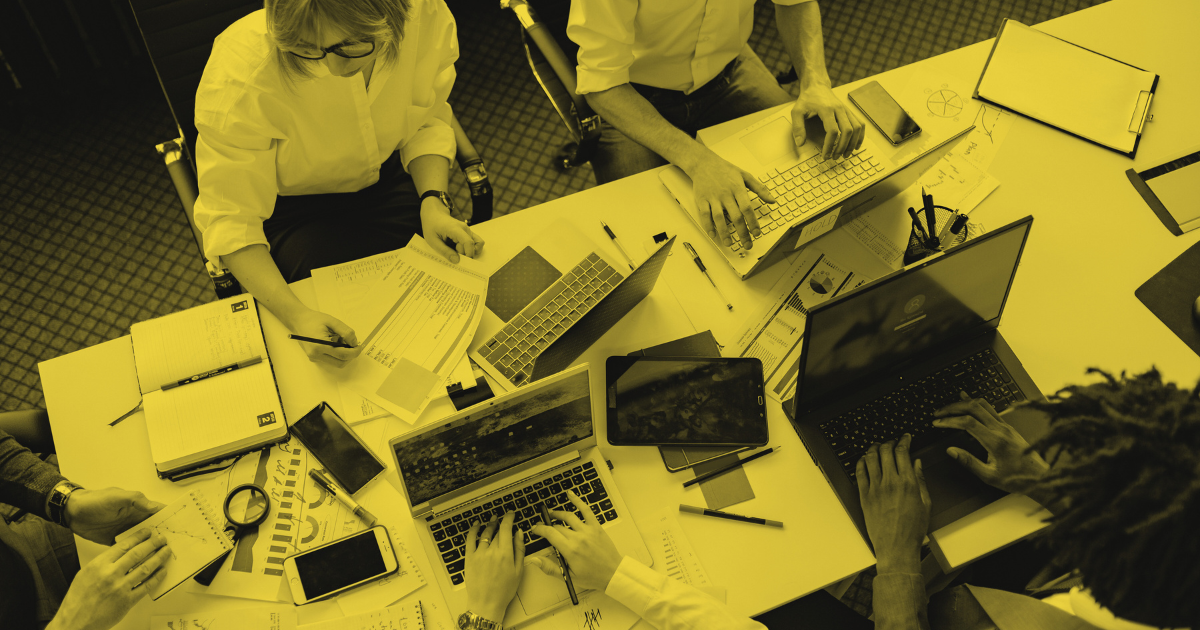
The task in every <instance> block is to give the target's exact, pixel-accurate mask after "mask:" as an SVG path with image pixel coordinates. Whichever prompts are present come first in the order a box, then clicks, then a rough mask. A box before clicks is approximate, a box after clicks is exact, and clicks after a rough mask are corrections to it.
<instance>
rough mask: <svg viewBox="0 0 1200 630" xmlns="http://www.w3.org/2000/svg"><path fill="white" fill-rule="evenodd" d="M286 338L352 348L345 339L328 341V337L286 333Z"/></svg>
mask: <svg viewBox="0 0 1200 630" xmlns="http://www.w3.org/2000/svg"><path fill="white" fill-rule="evenodd" d="M288 339H295V340H296V341H305V342H308V343H319V344H321V345H323V346H332V347H334V348H353V347H354V346H352V345H350V344H348V343H346V342H345V341H330V340H329V339H317V338H316V337H305V336H303V335H288Z"/></svg>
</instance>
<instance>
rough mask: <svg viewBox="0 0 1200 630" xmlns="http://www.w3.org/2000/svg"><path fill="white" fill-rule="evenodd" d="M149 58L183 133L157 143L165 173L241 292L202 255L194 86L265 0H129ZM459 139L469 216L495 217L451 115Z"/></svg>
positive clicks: (220, 285) (215, 276)
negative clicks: (210, 256) (226, 35)
mask: <svg viewBox="0 0 1200 630" xmlns="http://www.w3.org/2000/svg"><path fill="white" fill-rule="evenodd" d="M129 5H130V7H132V8H133V13H134V18H135V19H136V21H137V25H138V29H139V30H140V31H141V33H142V39H143V41H145V43H146V50H147V51H148V52H149V53H150V61H151V63H153V65H154V71H155V73H156V74H157V75H158V81H159V84H160V85H161V86H162V89H163V95H164V96H166V98H167V105H168V106H169V107H170V108H171V115H172V116H174V118H175V125H176V128H177V129H178V132H179V137H177V138H175V139H173V140H168V141H167V142H163V143H162V144H159V145H157V146H156V147H155V148H156V149H157V150H158V153H159V155H162V156H163V159H164V162H165V164H166V167H167V173H168V174H169V175H170V177H171V181H172V183H174V185H175V191H176V192H177V193H178V194H179V201H180V202H181V203H182V204H183V210H184V214H185V215H186V216H187V220H188V225H190V226H191V228H192V235H193V236H194V237H195V239H196V247H197V249H199V251H200V256H201V259H202V260H203V261H204V264H205V267H206V268H207V270H208V273H209V276H210V277H211V278H212V280H213V287H214V289H216V292H217V296H218V297H228V296H230V295H234V294H237V293H240V292H241V288H240V287H239V286H238V283H237V280H236V279H235V278H234V277H233V275H232V274H230V273H229V271H228V270H226V269H222V268H221V267H220V266H219V263H218V262H217V261H210V260H207V259H206V258H205V257H204V248H203V245H202V243H203V241H202V240H201V234H200V231H199V230H198V229H197V228H196V222H195V218H194V206H195V203H196V197H197V196H198V194H199V190H198V188H197V185H196V159H195V155H196V135H197V132H196V122H195V118H194V117H195V111H196V89H197V88H198V87H199V86H200V78H201V76H202V75H203V73H204V65H205V64H206V63H207V62H208V57H209V55H210V54H211V53H212V44H213V40H214V39H216V37H217V35H220V34H221V32H222V31H224V30H225V29H226V28H228V27H229V25H231V24H233V23H234V22H236V21H238V20H239V19H241V18H243V17H245V16H246V15H248V14H250V13H252V12H254V11H257V10H258V9H261V8H262V6H263V4H262V0H256V1H252V2H247V1H246V0H129ZM451 126H452V127H453V128H454V138H455V140H456V142H457V144H458V153H457V155H456V156H455V157H456V160H457V162H458V165H459V168H461V169H462V171H463V173H464V175H465V176H466V178H467V184H468V186H469V187H470V189H471V218H470V221H469V223H472V224H474V223H480V222H483V221H487V220H488V219H491V218H492V207H493V200H492V187H491V184H490V183H489V181H488V177H487V171H486V169H485V168H484V165H483V159H482V158H481V157H480V156H479V152H478V151H476V150H475V147H474V146H473V145H472V144H471V141H470V139H469V138H468V137H467V134H466V133H465V132H464V131H463V129H462V126H461V125H459V124H458V119H457V118H454V119H452V120H451Z"/></svg>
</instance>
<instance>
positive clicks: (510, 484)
mask: <svg viewBox="0 0 1200 630" xmlns="http://www.w3.org/2000/svg"><path fill="white" fill-rule="evenodd" d="M581 459H583V453H582V452H581V451H571V452H570V453H566V454H563V455H560V456H558V457H555V458H554V459H551V460H548V461H545V462H542V463H540V464H539V465H538V466H537V468H536V469H534V470H532V471H530V474H528V475H526V476H524V477H521V478H520V479H516V480H513V481H508V480H505V481H497V482H495V483H493V484H489V485H487V486H485V487H483V488H480V489H479V490H476V491H475V492H472V493H470V494H467V495H463V496H461V497H457V498H455V499H452V500H450V501H446V502H445V503H431V504H430V506H429V512H428V513H427V514H425V515H424V516H425V520H433V519H435V518H439V517H441V516H443V515H445V514H447V513H450V512H457V511H458V510H459V509H461V508H462V507H463V506H464V505H467V504H468V503H477V502H479V501H488V500H491V499H494V498H495V497H496V496H498V495H504V494H508V493H509V492H511V491H513V490H515V489H517V488H520V487H521V486H524V485H526V484H527V483H528V482H529V480H531V479H533V478H535V477H541V476H543V475H545V474H546V473H547V472H549V471H550V470H551V469H554V468H559V467H561V466H563V465H566V464H572V463H574V462H577V461H580V460H581ZM506 482H507V483H506ZM418 516H421V515H418Z"/></svg>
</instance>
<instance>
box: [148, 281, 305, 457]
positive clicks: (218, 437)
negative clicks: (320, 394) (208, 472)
mask: <svg viewBox="0 0 1200 630" xmlns="http://www.w3.org/2000/svg"><path fill="white" fill-rule="evenodd" d="M132 332H133V357H134V362H135V364H136V366H137V375H138V383H139V388H140V389H141V391H142V405H143V408H144V409H145V412H146V431H147V432H148V433H149V434H150V454H151V458H152V459H153V460H154V466H155V467H156V468H157V469H158V474H159V476H161V477H167V476H172V475H174V474H176V473H179V472H182V471H185V470H188V469H190V468H195V467H197V466H202V465H204V464H207V463H209V462H213V461H216V460H220V459H224V458H226V457H230V456H233V455H237V454H240V453H244V452H246V451H250V450H253V449H256V448H260V447H263V446H266V445H269V444H274V443H276V442H280V441H283V440H284V439H286V438H287V423H286V422H285V421H284V417H283V404H282V402H281V401H280V400H279V391H278V389H277V388H276V386H275V375H274V371H273V370H272V369H271V361H270V357H268V356H267V344H266V341H265V340H264V339H263V333H262V325H261V324H260V323H259V319H258V305H257V304H256V303H255V301H254V298H252V297H250V296H248V295H240V296H235V297H232V298H228V299H224V300H219V301H216V302H211V303H209V304H204V305H202V306H197V307H195V308H191V309H188V310H186V311H180V312H178V313H172V314H170V315H167V316H165V317H160V318H158V319H152V320H149V321H145V322H139V323H137V324H134V325H133V327H132ZM256 357H258V358H260V359H261V361H260V362H259V363H257V364H254V365H249V366H246V367H241V368H238V369H235V370H232V371H229V372H226V373H222V374H217V375H215V376H210V377H208V378H203V379H201V380H197V381H195V382H192V383H188V384H186V385H181V386H177V387H171V388H169V389H163V386H164V385H168V384H174V383H177V382H179V381H181V380H184V379H187V378H190V377H193V376H195V375H198V374H204V373H206V372H210V371H212V370H216V369H218V368H221V367H224V366H229V365H232V364H235V363H238V362H243V361H247V360H252V359H254V358H256Z"/></svg>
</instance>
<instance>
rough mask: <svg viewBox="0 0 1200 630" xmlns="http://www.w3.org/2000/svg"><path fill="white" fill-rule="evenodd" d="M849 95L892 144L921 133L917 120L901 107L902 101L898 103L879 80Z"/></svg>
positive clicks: (894, 144) (851, 100)
mask: <svg viewBox="0 0 1200 630" xmlns="http://www.w3.org/2000/svg"><path fill="white" fill-rule="evenodd" d="M849 96H850V102H851V103H854V105H855V106H856V107H858V108H859V109H860V110H862V113H863V114H866V116H867V120H869V121H871V124H872V125H875V128H876V129H878V130H879V133H882V134H883V137H885V138H887V139H888V142H891V143H892V146H898V145H899V144H900V143H902V142H904V141H905V140H908V139H909V138H911V137H913V136H915V135H917V134H919V133H921V126H920V125H918V124H917V121H915V120H913V119H912V116H909V115H908V112H906V111H904V108H903V107H900V103H897V102H896V99H894V98H892V95H891V94H888V92H887V90H885V89H883V86H882V85H879V82H878V81H871V82H870V83H868V84H866V85H864V86H862V87H860V88H858V89H857V90H854V91H853V92H850V94H849Z"/></svg>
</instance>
